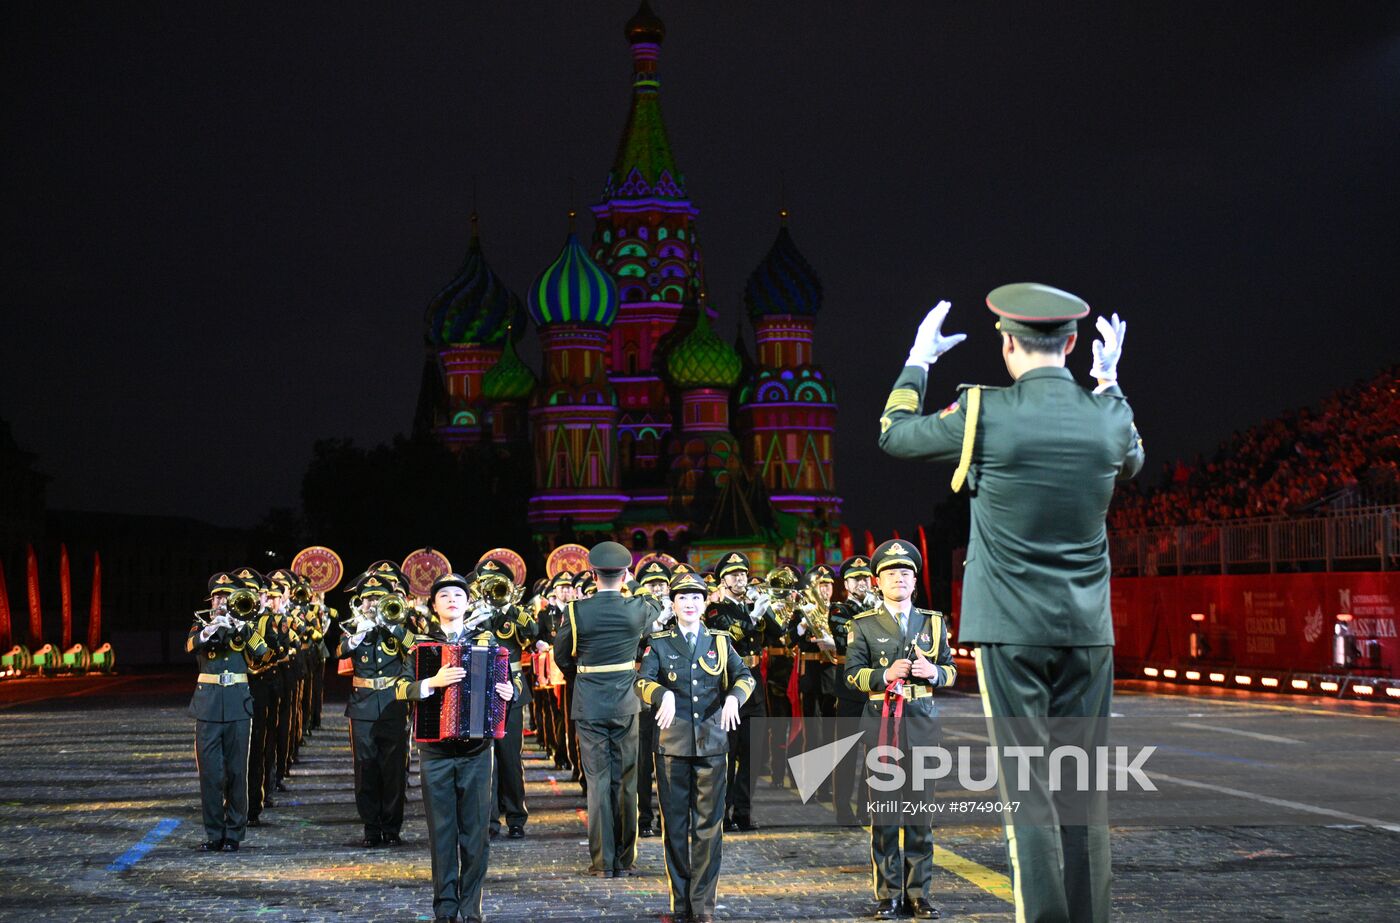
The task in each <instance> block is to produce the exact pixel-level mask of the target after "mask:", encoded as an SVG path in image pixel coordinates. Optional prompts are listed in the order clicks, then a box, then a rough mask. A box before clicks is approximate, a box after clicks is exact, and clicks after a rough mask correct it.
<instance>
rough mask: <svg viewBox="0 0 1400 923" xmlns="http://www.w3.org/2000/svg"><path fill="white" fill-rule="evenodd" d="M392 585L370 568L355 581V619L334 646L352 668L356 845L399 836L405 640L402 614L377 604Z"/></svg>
mask: <svg viewBox="0 0 1400 923" xmlns="http://www.w3.org/2000/svg"><path fill="white" fill-rule="evenodd" d="M392 588H393V585H392V584H391V583H390V582H388V581H387V580H386V579H384V578H382V577H381V576H380V575H379V574H377V573H374V572H371V573H368V574H366V575H365V576H363V577H361V578H360V580H359V581H357V582H356V584H355V585H354V587H353V589H352V593H353V594H354V596H353V599H352V603H351V608H352V610H353V611H354V613H355V615H354V620H353V622H352V623H351V626H350V630H349V631H348V632H347V633H346V634H345V636H344V637H343V638H342V639H341V642H340V646H339V648H338V649H337V651H336V656H337V657H349V658H350V660H351V662H352V663H353V665H354V668H355V676H354V678H353V679H352V680H351V690H350V701H349V702H348V703H347V704H346V706H345V714H346V715H347V716H348V717H349V718H350V739H351V742H352V744H353V753H354V758H355V806H356V808H357V809H358V810H359V814H360V821H361V822H362V823H363V824H364V828H365V834H364V839H362V840H360V843H359V845H361V846H366V847H373V846H381V845H388V846H397V845H399V844H400V842H402V841H401V840H400V838H399V831H400V829H401V828H402V827H403V809H404V789H405V788H406V786H407V782H408V779H407V776H408V707H407V706H406V705H405V704H404V702H403V701H401V700H399V699H396V698H395V696H394V681H395V680H396V679H398V677H399V676H400V675H401V674H402V673H403V672H404V670H405V669H406V660H407V656H408V651H407V646H408V643H409V640H408V638H407V635H408V632H407V629H406V628H405V626H404V623H403V621H402V620H401V617H402V614H400V620H399V621H394V620H392V619H390V618H386V613H384V612H383V611H382V610H381V608H380V606H379V604H380V602H381V601H383V600H385V599H386V598H388V597H391V596H397V594H392V593H391V590H392Z"/></svg>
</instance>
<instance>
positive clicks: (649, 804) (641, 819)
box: [637, 561, 674, 837]
mask: <svg viewBox="0 0 1400 923" xmlns="http://www.w3.org/2000/svg"><path fill="white" fill-rule="evenodd" d="M637 581H638V583H639V584H640V585H641V587H642V598H643V599H645V600H647V601H649V602H653V603H654V608H655V609H656V612H655V618H653V619H652V620H651V622H650V623H649V624H648V625H647V632H646V635H643V637H642V642H641V645H640V647H639V649H638V651H637V660H638V662H639V663H640V661H641V659H642V655H643V654H644V653H645V652H646V647H647V636H649V635H651V634H653V633H655V632H658V631H665V630H666V629H667V628H669V627H670V624H671V621H672V620H673V618H674V614H673V612H672V610H671V568H669V567H667V566H666V565H665V564H664V563H663V562H661V561H649V562H648V563H647V566H646V567H644V568H642V569H641V570H640V571H638V572H637ZM655 751H656V721H655V720H654V715H653V714H652V711H651V709H649V708H644V709H642V714H641V717H640V718H639V719H638V728H637V831H638V833H639V834H640V835H641V836H644V837H653V836H656V834H657V832H658V831H657V827H656V799H655V798H653V797H652V783H653V782H654V781H655V778H656V761H655V759H654V758H653V754H654V753H655Z"/></svg>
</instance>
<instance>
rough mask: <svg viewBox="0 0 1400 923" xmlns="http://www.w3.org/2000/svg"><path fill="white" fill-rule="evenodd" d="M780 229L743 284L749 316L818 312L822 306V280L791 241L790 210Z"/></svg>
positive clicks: (813, 313) (784, 215)
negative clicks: (769, 247) (789, 230)
mask: <svg viewBox="0 0 1400 923" xmlns="http://www.w3.org/2000/svg"><path fill="white" fill-rule="evenodd" d="M782 215H783V223H782V226H781V227H780V228H778V239H777V240H775V241H773V247H772V249H770V250H769V251H768V255H767V256H766V257H764V258H763V262H761V263H759V264H758V268H757V269H755V270H754V271H753V274H752V275H750V276H749V281H748V284H747V285H746V286H745V287H744V304H745V305H746V306H747V307H748V309H749V316H750V317H764V316H767V315H772V314H805V315H815V314H816V313H817V311H819V310H821V306H822V281H821V279H819V278H817V272H816V270H815V269H813V268H812V264H811V263H808V262H807V259H806V257H804V256H803V255H802V254H801V253H800V252H799V251H798V249H797V245H796V244H795V243H793V242H792V235H791V234H789V233H788V229H787V212H783V213H782Z"/></svg>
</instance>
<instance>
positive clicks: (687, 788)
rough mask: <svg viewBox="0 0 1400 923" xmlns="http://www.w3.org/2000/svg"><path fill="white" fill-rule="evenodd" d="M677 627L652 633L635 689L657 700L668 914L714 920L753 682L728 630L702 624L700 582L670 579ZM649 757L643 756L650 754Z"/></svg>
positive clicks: (649, 700) (658, 771) (652, 704)
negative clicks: (735, 763)
mask: <svg viewBox="0 0 1400 923" xmlns="http://www.w3.org/2000/svg"><path fill="white" fill-rule="evenodd" d="M670 591H671V602H672V605H673V607H674V609H675V613H676V620H675V627H674V628H671V629H667V630H665V631H660V632H656V633H654V634H652V635H651V638H650V644H649V646H648V647H647V651H646V653H645V654H644V655H643V656H642V667H641V672H640V675H639V676H638V678H637V693H638V695H640V696H641V698H642V701H643V702H645V703H646V704H647V705H648V706H650V707H654V708H655V710H656V712H655V723H656V727H657V731H656V750H655V760H656V782H657V792H658V794H659V800H660V802H661V829H662V834H663V836H664V837H665V859H666V878H667V880H668V881H669V883H670V886H671V908H670V914H669V915H668V917H663V919H669V920H673V921H681V920H685V921H694V923H703V921H708V920H713V919H714V912H715V895H716V891H717V889H718V885H719V869H720V851H721V845H720V844H721V841H722V839H723V834H722V833H721V826H722V825H721V819H722V816H723V811H724V807H723V805H724V800H725V799H724V789H725V782H726V780H725V777H726V775H727V771H726V765H725V763H726V760H725V751H727V750H728V749H729V745H730V740H731V739H732V738H733V736H734V735H735V734H736V733H737V732H738V730H739V721H740V715H741V713H742V706H743V704H744V702H745V700H747V699H751V698H754V697H755V696H754V694H753V692H754V679H753V676H752V675H751V674H750V673H749V669H748V667H746V666H744V662H743V660H742V658H741V657H740V656H739V654H738V652H737V651H736V650H735V648H734V644H733V642H732V641H731V640H730V635H729V633H728V632H726V631H722V630H718V629H708V630H707V629H706V628H705V626H704V625H702V624H701V622H700V613H701V612H702V611H703V609H704V607H705V597H706V589H705V583H704V581H703V580H702V579H700V578H698V577H696V576H695V575H694V574H683V575H682V576H680V577H677V578H675V579H674V580H673V581H672V582H671V587H670ZM650 755H651V754H648V756H650Z"/></svg>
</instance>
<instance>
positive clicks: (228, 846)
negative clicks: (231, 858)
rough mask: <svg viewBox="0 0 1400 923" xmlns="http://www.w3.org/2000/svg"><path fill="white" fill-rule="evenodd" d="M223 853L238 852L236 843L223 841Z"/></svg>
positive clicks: (234, 841)
mask: <svg viewBox="0 0 1400 923" xmlns="http://www.w3.org/2000/svg"><path fill="white" fill-rule="evenodd" d="M224 852H238V841H237V840H224Z"/></svg>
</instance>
